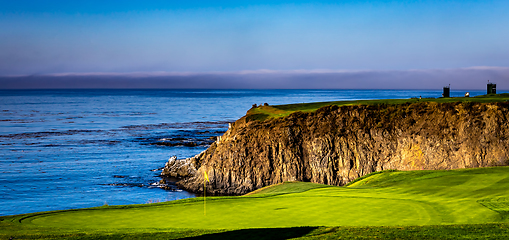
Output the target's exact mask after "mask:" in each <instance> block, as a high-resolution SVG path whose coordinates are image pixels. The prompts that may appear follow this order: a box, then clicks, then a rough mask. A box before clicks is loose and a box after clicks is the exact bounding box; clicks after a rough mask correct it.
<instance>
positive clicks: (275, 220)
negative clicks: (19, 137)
mask: <svg viewBox="0 0 509 240" xmlns="http://www.w3.org/2000/svg"><path fill="white" fill-rule="evenodd" d="M206 213H207V214H206V216H205V215H204V203H203V199H202V198H194V199H185V200H179V201H171V202H164V203H155V204H142V205H127V206H104V207H98V208H91V209H80V210H68V211H55V212H44V213H34V214H24V215H16V216H5V217H0V220H1V222H0V239H8V238H9V237H12V236H14V237H15V238H16V239H23V238H27V239H33V238H50V239H51V238H70V239H95V238H101V239H102V238H111V239H117V238H129V239H137V238H138V239H143V238H160V239H163V238H164V239H178V238H191V237H195V238H202V239H214V238H218V239H228V238H230V239H236V238H237V239H238V238H247V239H260V238H263V237H267V236H268V237H273V238H305V239H307V238H309V239H323V238H331V239H334V238H339V237H345V238H351V237H361V238H370V237H379V238H387V239H393V238H404V239H409V238H412V239H423V238H442V239H456V238H466V239H468V238H472V239H476V238H477V239H479V238H485V237H488V238H490V237H491V238H500V239H504V238H507V237H509V224H508V221H509V219H508V217H507V216H508V213H509V167H495V168H477V169H461V170H450V171H445V170H444V171H385V172H382V173H378V174H372V175H370V176H368V177H365V178H363V179H361V180H359V181H356V182H355V183H353V184H351V185H349V186H347V187H335V186H327V185H320V184H314V183H302V182H287V183H283V184H279V185H275V186H272V187H267V188H263V189H260V190H258V191H256V192H254V193H252V194H249V195H245V196H240V197H210V198H207V212H206ZM465 235H468V236H465Z"/></svg>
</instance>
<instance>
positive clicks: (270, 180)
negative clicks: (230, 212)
mask: <svg viewBox="0 0 509 240" xmlns="http://www.w3.org/2000/svg"><path fill="white" fill-rule="evenodd" d="M508 117H509V103H508V102H498V103H473V102H463V103H460V102H457V103H433V102H420V103H414V104H401V105H387V104H383V105H382V104H381V105H357V106H342V107H338V106H327V107H323V108H320V109H318V110H317V111H315V112H309V113H303V112H296V113H293V114H291V115H290V116H288V117H284V118H276V119H268V120H265V121H249V119H248V118H247V117H243V118H241V119H239V120H238V121H236V122H235V123H234V124H232V126H231V127H230V128H229V129H228V131H227V132H226V133H225V134H224V135H223V136H221V137H219V138H218V140H217V141H216V142H215V143H213V144H212V145H211V146H210V147H209V148H208V149H207V150H206V151H205V152H202V153H200V154H199V155H197V156H195V157H193V158H189V159H184V160H177V159H176V157H174V158H172V159H170V160H169V161H168V163H166V166H165V168H164V169H163V172H162V174H163V175H169V176H175V177H179V178H183V180H181V181H179V182H178V183H177V185H178V186H179V187H180V188H184V189H187V190H189V191H193V192H201V191H203V190H202V189H203V188H202V187H203V180H204V176H203V172H207V175H208V177H209V180H210V187H208V188H207V191H209V192H210V194H222V195H239V194H245V193H247V192H250V191H253V190H255V189H258V188H261V187H264V186H268V185H271V184H276V183H281V182H284V181H310V182H315V183H323V184H330V185H344V184H347V183H348V182H350V181H352V180H354V179H356V178H358V177H361V176H364V175H366V174H369V173H371V172H374V171H380V170H384V169H399V170H421V169H456V168H473V167H487V166H499V165H508V159H509V121H508V120H509V119H508Z"/></svg>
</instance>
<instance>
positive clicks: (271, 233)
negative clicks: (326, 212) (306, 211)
mask: <svg viewBox="0 0 509 240" xmlns="http://www.w3.org/2000/svg"><path fill="white" fill-rule="evenodd" d="M315 229H317V228H316V227H293V228H262V229H241V230H234V231H228V232H222V233H212V234H205V235H201V236H196V237H188V238H182V239H194V240H208V239H290V238H298V237H302V236H304V235H306V234H308V233H310V232H311V231H313V230H315Z"/></svg>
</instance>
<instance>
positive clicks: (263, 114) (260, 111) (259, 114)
mask: <svg viewBox="0 0 509 240" xmlns="http://www.w3.org/2000/svg"><path fill="white" fill-rule="evenodd" d="M501 101H509V94H508V93H502V94H490V95H483V96H477V97H454V98H423V99H417V98H412V99H379V100H356V101H336V102H316V103H301V104H287V105H276V106H260V107H257V108H252V109H250V110H249V111H248V112H247V114H246V117H247V118H248V119H249V120H265V119H268V118H279V117H286V116H288V115H290V114H292V113H294V112H298V111H300V112H313V111H316V110H317V109H319V108H321V107H324V106H330V105H336V106H351V105H376V104H409V103H420V102H436V103H452V102H483V103H487V102H501Z"/></svg>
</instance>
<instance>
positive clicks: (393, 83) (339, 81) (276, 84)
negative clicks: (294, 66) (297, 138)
mask: <svg viewBox="0 0 509 240" xmlns="http://www.w3.org/2000/svg"><path fill="white" fill-rule="evenodd" d="M487 80H490V81H491V82H495V83H498V88H499V89H509V87H508V85H509V67H489V66H476V67H468V68H457V69H425V70H422V69H415V70H327V69H318V70H282V71H279V70H266V69H262V70H246V71H237V72H203V73H193V72H133V73H55V74H44V75H18V76H0V89H92V88H118V89H147V88H167V89H183V88H195V89H198V88H202V89H437V88H441V87H442V86H445V85H448V84H451V88H453V89H484V88H485V86H486V82H487Z"/></svg>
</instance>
